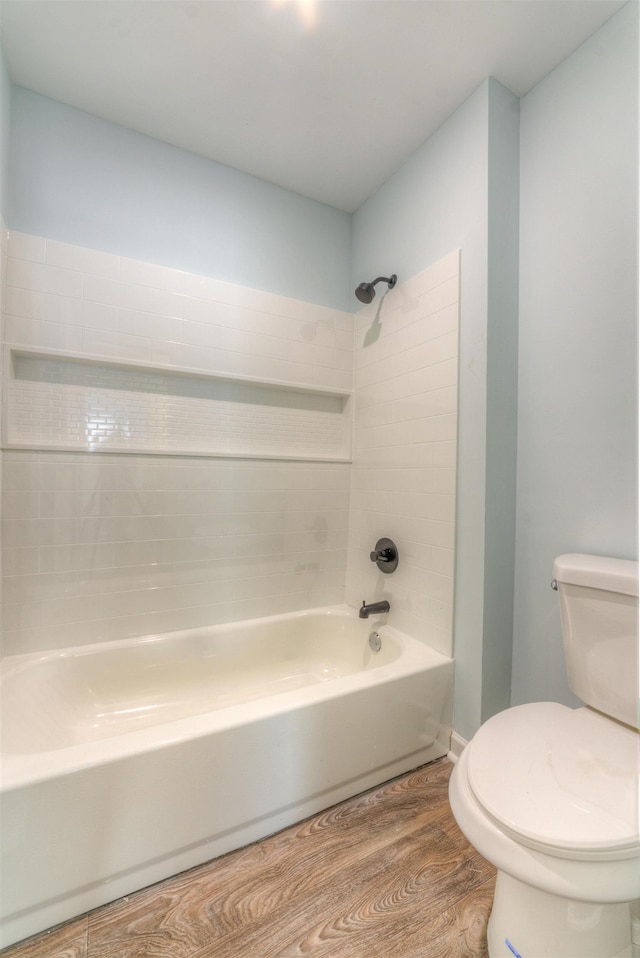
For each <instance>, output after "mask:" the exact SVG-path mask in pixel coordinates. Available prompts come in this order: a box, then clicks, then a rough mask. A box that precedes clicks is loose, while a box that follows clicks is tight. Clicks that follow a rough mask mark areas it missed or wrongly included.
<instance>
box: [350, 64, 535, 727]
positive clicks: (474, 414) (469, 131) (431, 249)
mask: <svg viewBox="0 0 640 958" xmlns="http://www.w3.org/2000/svg"><path fill="white" fill-rule="evenodd" d="M517 118H518V109H517V101H516V99H515V98H514V97H513V96H512V95H511V94H510V93H509V92H508V91H507V90H505V89H504V88H503V87H501V86H500V84H498V83H497V82H496V81H495V80H488V81H486V82H485V83H483V84H482V86H481V87H480V88H479V89H478V90H477V91H476V93H475V94H474V95H473V96H472V97H470V98H469V100H467V102H466V103H464V104H463V106H462V107H461V108H460V109H459V110H458V111H457V112H456V113H455V114H454V115H453V116H452V117H451V118H450V119H449V120H448V121H447V122H446V123H445V124H443V126H442V127H441V128H440V129H439V130H438V131H437V132H436V133H435V134H434V136H432V137H431V138H430V139H429V140H428V141H427V142H426V143H425V144H424V145H423V146H422V147H421V148H420V149H419V150H418V151H417V152H416V153H415V154H414V155H413V156H412V157H411V158H410V159H409V160H408V161H407V163H405V165H404V166H403V167H402V168H401V169H400V170H399V171H398V172H397V173H396V174H395V175H394V176H392V177H391V178H390V179H389V180H388V181H387V182H386V183H385V184H384V186H383V187H381V189H380V190H378V192H377V193H376V194H375V195H374V196H372V197H371V198H370V199H369V200H367V201H366V203H364V204H363V206H362V207H361V208H360V209H359V210H358V211H357V212H356V213H355V215H354V224H353V264H354V267H353V274H352V285H355V284H356V283H357V282H359V281H361V280H363V279H366V278H368V277H371V276H375V275H380V274H385V273H387V272H388V271H391V272H396V273H397V274H398V278H399V280H400V281H401V282H402V280H404V279H407V278H409V277H410V276H412V275H414V274H415V273H417V272H419V271H420V270H422V269H424V268H425V267H426V266H428V265H429V264H431V263H433V262H435V261H436V260H438V259H439V258H440V257H441V256H443V255H445V254H446V253H448V252H450V251H451V250H452V249H457V248H460V249H461V250H462V272H461V283H462V288H461V317H460V379H459V395H460V410H459V438H458V503H457V545H456V549H457V553H456V599H455V649H454V653H455V658H456V690H455V708H454V722H455V728H456V730H457V731H458V732H459V734H461V735H462V736H463V737H466V738H468V737H470V736H471V735H472V734H473V732H474V731H475V730H476V729H477V727H478V726H479V724H480V722H481V720H482V717H483V716H484V715H485V714H487V713H489V714H491V713H492V712H493V711H496V710H497V709H498V708H500V707H504V703H507V704H508V699H509V681H510V666H511V613H512V602H511V599H512V586H511V585H510V581H511V582H512V569H513V564H512V562H511V573H510V578H509V577H507V579H506V580H505V579H504V578H502V575H501V571H502V569H503V568H504V564H505V563H504V561H503V552H502V551H501V549H500V545H501V544H503V543H504V539H505V535H506V537H507V543H506V545H507V546H508V548H509V549H510V553H509V555H510V557H511V559H512V556H513V527H514V522H515V518H514V515H513V504H514V489H515V423H514V422H513V421H512V420H513V415H514V410H515V402H516V397H515V348H516V344H517V333H516V327H517V319H516V312H515V303H516V300H515V289H516V286H517V277H516V274H515V269H516V264H517V155H518V153H517V150H518V125H517ZM490 159H491V161H492V162H494V163H495V172H494V171H490ZM502 176H504V177H505V184H504V187H503V193H502V194H501V193H500V190H499V181H498V178H497V177H502ZM490 202H491V204H492V206H491V208H490ZM514 210H515V218H514ZM491 244H495V245H496V249H495V253H494V254H492V255H491V256H490V245H491ZM505 249H506V250H507V251H508V254H507V257H506V259H505V260H503V261H502V262H501V261H500V258H499V257H500V255H501V254H502V253H503V252H504V251H505ZM514 251H515V252H514ZM505 324H506V326H507V327H508V335H507V336H506V338H503V337H501V335H500V331H501V328H502V327H503V326H504V325H505ZM494 326H495V333H494V332H492V329H493V327H494ZM488 346H489V348H490V349H491V350H493V353H494V355H491V356H488V353H487V349H488ZM505 364H506V367H507V368H506V369H505V370H504V377H503V378H502V379H500V377H501V376H502V373H503V370H502V366H503V365H505ZM488 366H490V367H491V369H492V375H494V376H495V377H496V380H495V383H492V384H491V385H490V388H489V389H488V382H487V370H488ZM505 403H506V405H507V407H508V408H507V409H506V411H505ZM487 410H489V412H490V415H492V416H496V417H498V418H497V420H496V421H497V423H500V422H502V423H505V422H506V423H508V430H507V431H506V432H505V434H504V435H503V436H502V437H499V436H498V435H497V433H496V430H495V429H493V428H492V424H491V422H488V421H487ZM509 410H510V412H509ZM489 439H490V440H491V444H492V448H493V449H494V451H495V454H496V458H495V459H494V460H492V461H491V462H489V463H488V461H487V442H488V441H489ZM496 478H499V479H500V482H501V491H502V494H503V500H502V509H503V513H502V515H501V516H500V517H499V518H500V521H499V523H497V524H495V519H496V514H497V510H496V508H495V507H494V506H493V505H491V504H490V506H488V503H487V497H488V496H491V497H492V496H493V495H494V488H493V485H492V483H493V481H494V479H496ZM487 480H489V484H487ZM505 491H506V493H507V494H506V497H505ZM509 509H511V510H512V512H511V514H510V515H508V514H507V510H509ZM487 518H488V519H489V522H490V523H491V522H493V523H494V526H493V527H492V528H490V529H489V530H488V529H487ZM509 536H510V538H509ZM496 563H497V565H496ZM494 566H495V568H494ZM485 582H487V583H488V585H489V587H490V588H493V589H495V590H496V591H495V594H491V595H485ZM487 603H491V605H490V614H487V615H486V616H485V611H486V609H488V608H489V606H488V605H487ZM485 618H486V622H485ZM485 628H486V629H490V631H488V632H486V631H485ZM485 660H486V661H487V662H489V661H490V660H493V669H492V671H491V674H490V675H487V671H488V670H487V668H486V667H485V664H484V663H485ZM483 674H484V676H485V681H484V685H486V687H484V685H483ZM489 678H490V681H489Z"/></svg>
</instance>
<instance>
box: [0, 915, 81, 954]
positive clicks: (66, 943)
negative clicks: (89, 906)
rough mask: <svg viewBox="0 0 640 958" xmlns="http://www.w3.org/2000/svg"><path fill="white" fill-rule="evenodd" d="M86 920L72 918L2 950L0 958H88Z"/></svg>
mask: <svg viewBox="0 0 640 958" xmlns="http://www.w3.org/2000/svg"><path fill="white" fill-rule="evenodd" d="M88 924H89V922H88V918H87V916H86V915H83V916H82V917H81V918H74V919H73V920H72V921H68V922H65V924H64V925H60V926H59V927H57V928H53V929H51V931H46V932H44V933H43V934H41V935H37V936H36V937H35V938H30V939H27V941H23V942H20V943H18V944H17V945H11V946H10V947H9V948H4V949H3V950H2V952H1V954H2V958H88V955H87V930H88Z"/></svg>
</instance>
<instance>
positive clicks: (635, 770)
mask: <svg viewBox="0 0 640 958" xmlns="http://www.w3.org/2000/svg"><path fill="white" fill-rule="evenodd" d="M639 746H640V736H639V735H638V733H637V732H635V731H634V730H632V729H629V728H627V727H626V726H623V725H620V724H619V723H617V722H614V721H613V720H612V719H608V718H605V717H604V716H603V715H600V714H599V713H597V712H594V711H592V710H591V709H587V708H579V709H570V708H567V707H566V706H564V705H559V704H557V703H555V702H538V703H535V704H532V705H520V706H516V707H515V708H511V709H507V710H506V711H504V712H500V713H499V714H498V715H495V716H494V717H493V718H491V719H489V721H488V722H486V723H485V724H484V725H483V726H482V728H480V730H479V731H478V732H477V733H476V735H475V736H474V738H473V741H472V742H471V744H470V745H469V746H468V751H469V755H468V778H469V784H470V786H471V789H472V791H473V793H474V795H475V797H476V799H477V800H478V802H480V804H481V805H482V806H483V807H484V808H485V810H486V811H487V812H488V813H489V814H490V815H491V816H493V818H494V819H496V820H497V821H498V823H499V824H500V825H502V826H504V827H505V828H506V829H507V830H509V831H511V832H513V834H514V836H515V837H516V838H517V839H518V840H519V841H521V842H522V843H523V844H526V845H529V846H531V847H533V848H541V849H543V850H545V851H547V852H549V851H551V852H555V854H556V855H562V854H563V852H564V853H565V854H567V855H577V857H581V856H589V855H591V856H596V855H597V853H598V852H604V851H605V850H606V851H607V853H608V857H616V856H617V857H627V855H630V854H637V852H638V849H639V848H640V835H639V824H638V813H639V803H638V789H639V777H638V775H639V767H640V755H639V751H638V750H639Z"/></svg>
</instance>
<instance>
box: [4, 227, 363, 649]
mask: <svg viewBox="0 0 640 958" xmlns="http://www.w3.org/2000/svg"><path fill="white" fill-rule="evenodd" d="M8 253H9V265H8V280H9V282H8V286H7V294H8V296H7V299H8V307H9V308H8V316H7V328H6V334H5V341H6V342H7V343H8V344H10V345H11V346H13V347H30V346H31V347H37V348H38V349H43V350H45V351H46V350H47V349H52V350H56V349H57V350H70V351H73V352H76V353H78V354H79V355H80V356H83V355H87V354H91V355H94V356H95V355H98V356H100V358H101V359H105V360H111V359H113V360H118V359H124V360H143V361H148V362H154V361H156V362H159V361H162V362H166V363H168V364H174V365H181V366H182V365H191V366H197V367H198V368H199V369H205V370H206V369H210V370H211V371H212V372H218V373H223V374H225V373H227V374H233V375H236V374H237V375H239V376H242V375H246V376H260V375H262V376H264V377H267V378H273V379H280V380H283V381H285V382H292V383H297V384H301V385H306V386H308V387H309V388H312V387H318V386H319V387H325V386H327V387H329V388H337V389H345V390H348V389H350V388H351V386H352V360H353V317H352V316H350V315H348V314H344V313H340V312H338V311H336V310H332V309H327V308H324V307H319V306H315V305H312V304H307V303H300V302H297V301H295V300H290V299H287V298H286V297H282V296H277V295H275V294H265V293H262V292H260V291H255V290H251V289H246V288H244V287H239V286H234V285H232V284H229V283H224V282H220V281H217V280H210V279H209V278H207V277H196V276H193V275H191V274H186V273H184V272H181V271H179V270H173V269H167V268H163V267H159V266H156V265H154V264H146V263H140V262H137V261H132V260H128V259H125V258H124V257H117V256H112V255H111V254H105V253H101V252H96V251H94V250H86V249H83V248H81V247H72V246H67V245H66V244H62V243H58V242H52V241H50V240H44V239H42V238H41V237H34V236H29V235H26V234H20V233H13V232H12V233H10V235H9V246H8ZM187 290H188V291H189V292H187ZM195 292H197V294H198V295H197V296H194V295H192V294H193V293H195ZM172 313H173V314H174V315H171V314H172ZM193 317H197V319H196V318H193ZM172 336H175V339H172V338H171V337H172ZM163 337H164V338H163ZM178 337H181V339H180V340H179V341H178ZM198 343H199V345H198ZM205 343H208V344H209V345H204V344H205ZM186 360H189V361H188V362H187V361H186ZM4 457H5V458H4V491H3V516H4V521H3V526H4V529H3V531H4V536H3V558H4V563H5V565H4V571H5V578H4V597H5V602H6V606H5V617H4V619H5V637H6V638H5V646H4V652H5V654H11V653H19V652H27V651H34V650H37V649H45V648H51V647H60V646H67V645H74V644H82V643H85V642H92V641H101V640H114V639H119V638H124V637H126V636H131V635H139V634H147V633H149V632H158V631H160V632H161V631H167V630H172V629H180V628H187V627H194V626H198V625H206V624H208V623H216V622H224V621H231V620H234V619H242V618H246V617H250V616H260V615H269V614H275V613H278V612H284V611H289V610H295V609H301V608H307V607H309V606H314V605H327V604H333V603H336V602H342V601H344V579H345V569H346V555H347V551H346V550H347V533H348V507H349V470H350V466H349V464H348V463H332V462H302V461H294V460H291V461H278V460H273V461H271V460H247V459H224V458H215V457H211V458H208V457H202V458H200V457H198V458H193V457H189V456H179V455H176V456H170V455H158V456H155V455H153V456H149V455H140V454H136V453H132V454H126V455H124V454H123V455H116V454H109V453H100V454H95V455H94V454H86V453H80V452H64V451H60V452H55V451H50V452H46V451H42V450H39V449H37V448H36V449H33V450H25V451H22V450H20V451H17V450H9V451H6V452H5V453H4Z"/></svg>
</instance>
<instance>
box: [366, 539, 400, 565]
mask: <svg viewBox="0 0 640 958" xmlns="http://www.w3.org/2000/svg"><path fill="white" fill-rule="evenodd" d="M369 558H370V559H371V561H372V562H375V563H376V565H377V566H378V568H379V569H380V572H387V573H389V572H394V571H395V569H396V568H397V566H398V547H397V546H396V544H395V542H393V540H391V539H378V541H377V542H376V547H375V549H374V550H373V552H370V553H369Z"/></svg>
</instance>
